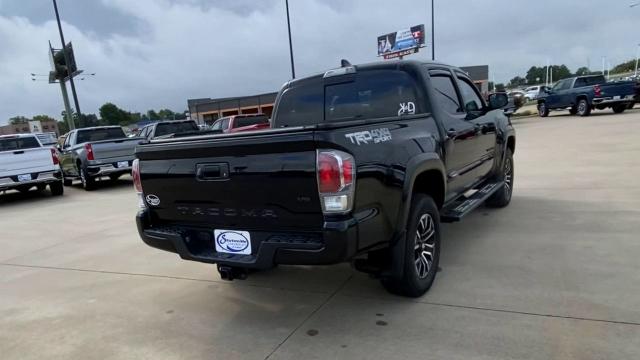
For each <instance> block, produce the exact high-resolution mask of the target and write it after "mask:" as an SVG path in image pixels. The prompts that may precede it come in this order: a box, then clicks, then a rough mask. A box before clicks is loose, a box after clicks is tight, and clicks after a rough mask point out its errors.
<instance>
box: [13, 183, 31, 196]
mask: <svg viewBox="0 0 640 360" xmlns="http://www.w3.org/2000/svg"><path fill="white" fill-rule="evenodd" d="M31 188H32V186H29V185H24V186H20V187H17V188H16V190H18V191H19V192H20V193H22V194H26V193H28V192H29V190H31Z"/></svg>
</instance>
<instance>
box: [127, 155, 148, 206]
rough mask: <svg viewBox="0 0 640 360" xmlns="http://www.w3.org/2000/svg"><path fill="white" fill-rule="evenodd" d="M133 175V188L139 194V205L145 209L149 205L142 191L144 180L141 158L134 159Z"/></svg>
mask: <svg viewBox="0 0 640 360" xmlns="http://www.w3.org/2000/svg"><path fill="white" fill-rule="evenodd" d="M131 177H133V188H134V189H136V193H137V194H138V207H140V208H141V209H144V208H146V207H147V204H146V202H145V201H144V194H143V193H142V180H141V178H140V160H138V159H135V160H133V164H132V165H131Z"/></svg>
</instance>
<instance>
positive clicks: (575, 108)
mask: <svg viewBox="0 0 640 360" xmlns="http://www.w3.org/2000/svg"><path fill="white" fill-rule="evenodd" d="M577 113H578V107H577V106H575V105H574V106H572V107H571V109H569V114H571V115H575V114H577Z"/></svg>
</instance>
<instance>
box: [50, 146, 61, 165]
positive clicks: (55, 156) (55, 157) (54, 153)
mask: <svg viewBox="0 0 640 360" xmlns="http://www.w3.org/2000/svg"><path fill="white" fill-rule="evenodd" d="M49 150H51V160H53V165H58V164H60V159H58V152H57V151H56V149H54V148H51V149H49Z"/></svg>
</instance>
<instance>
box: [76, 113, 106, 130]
mask: <svg viewBox="0 0 640 360" xmlns="http://www.w3.org/2000/svg"><path fill="white" fill-rule="evenodd" d="M74 121H76V124H78V127H80V128H83V127H91V126H98V125H100V120H98V117H97V116H96V114H80V116H77V117H76V119H74Z"/></svg>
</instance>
